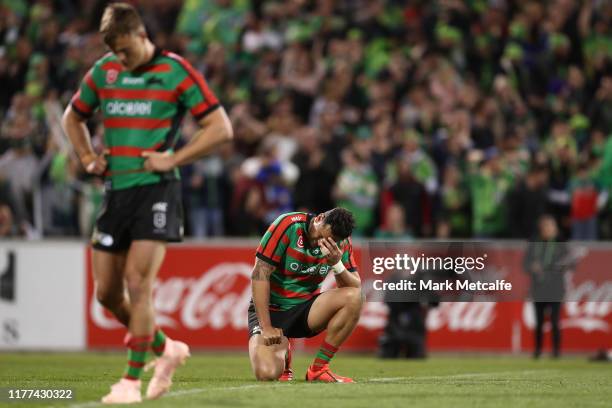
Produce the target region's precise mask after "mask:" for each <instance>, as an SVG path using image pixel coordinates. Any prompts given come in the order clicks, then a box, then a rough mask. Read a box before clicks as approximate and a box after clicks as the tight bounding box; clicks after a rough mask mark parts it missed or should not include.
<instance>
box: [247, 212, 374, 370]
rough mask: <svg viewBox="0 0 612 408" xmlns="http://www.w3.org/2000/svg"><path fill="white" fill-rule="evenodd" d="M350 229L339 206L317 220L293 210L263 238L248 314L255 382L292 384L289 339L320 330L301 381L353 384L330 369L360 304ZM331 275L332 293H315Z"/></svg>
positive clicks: (350, 220)
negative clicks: (317, 344)
mask: <svg viewBox="0 0 612 408" xmlns="http://www.w3.org/2000/svg"><path fill="white" fill-rule="evenodd" d="M354 225H355V220H354V218H353V215H352V214H351V213H350V212H349V211H347V210H345V209H343V208H334V209H332V210H330V211H327V212H325V213H322V214H318V215H316V216H315V215H313V214H306V213H299V212H294V213H288V214H284V215H281V216H280V217H278V218H277V219H276V221H274V223H272V225H270V227H269V228H268V230H267V232H266V233H265V235H264V236H263V238H262V239H261V242H260V245H259V247H258V248H257V253H256V260H255V267H254V268H253V275H252V286H253V300H252V303H251V305H250V307H249V311H248V320H249V356H250V359H251V367H252V368H253V372H254V373H255V377H256V378H257V379H258V380H276V379H279V380H281V381H289V380H292V379H293V371H292V370H291V345H290V343H289V338H302V337H312V336H315V335H317V334H319V333H321V332H322V331H324V330H326V335H325V340H324V341H323V343H322V344H321V348H320V349H319V352H318V353H317V355H316V357H315V359H314V361H313V363H312V364H311V365H310V367H309V368H308V371H307V372H306V380H307V381H323V382H353V380H352V379H351V378H348V377H342V376H340V375H337V374H335V373H333V372H332V371H331V370H330V368H329V363H330V360H331V359H332V358H333V357H334V354H335V353H336V352H337V351H338V348H339V347H340V346H341V345H342V343H344V341H345V340H346V339H347V338H348V336H349V335H350V334H351V332H352V331H353V329H354V328H355V326H356V325H357V321H358V320H359V314H360V311H361V306H362V302H363V298H362V295H361V280H360V278H359V274H358V272H357V268H356V265H355V260H354V258H353V245H352V242H351V238H350V235H351V233H352V231H353V227H354ZM329 272H333V274H334V277H335V279H336V284H337V286H338V287H337V288H336V289H331V290H328V291H325V292H323V293H321V291H320V286H321V283H322V282H323V280H324V279H325V277H326V276H327V274H328V273H329Z"/></svg>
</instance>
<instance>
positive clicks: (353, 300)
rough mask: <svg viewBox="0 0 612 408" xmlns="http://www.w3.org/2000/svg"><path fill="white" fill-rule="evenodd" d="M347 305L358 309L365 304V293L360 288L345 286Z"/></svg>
mask: <svg viewBox="0 0 612 408" xmlns="http://www.w3.org/2000/svg"><path fill="white" fill-rule="evenodd" d="M344 289H345V299H346V305H347V306H350V307H352V308H355V309H357V310H360V309H361V306H362V305H363V294H362V293H361V289H359V288H344Z"/></svg>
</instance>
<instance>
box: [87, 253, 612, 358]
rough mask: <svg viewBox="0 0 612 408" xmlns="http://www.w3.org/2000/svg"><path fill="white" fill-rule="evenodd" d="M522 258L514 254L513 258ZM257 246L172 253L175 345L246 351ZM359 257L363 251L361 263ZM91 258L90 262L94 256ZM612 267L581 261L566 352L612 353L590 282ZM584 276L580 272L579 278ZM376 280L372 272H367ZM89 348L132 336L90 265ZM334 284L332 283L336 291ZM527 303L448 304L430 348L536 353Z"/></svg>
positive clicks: (430, 324)
mask: <svg viewBox="0 0 612 408" xmlns="http://www.w3.org/2000/svg"><path fill="white" fill-rule="evenodd" d="M520 252H521V251H517V250H516V249H509V250H508V251H507V253H506V255H507V256H508V258H512V259H514V260H516V259H518V257H519V256H520V255H521V253H520ZM254 254H255V245H241V246H236V245H232V244H228V245H205V246H197V245H179V246H171V247H169V249H168V251H167V255H166V259H165V261H164V264H163V266H162V269H161V271H160V273H159V277H158V279H157V280H156V283H155V289H154V305H155V309H156V312H157V323H158V324H159V325H161V326H162V328H163V329H164V331H165V332H166V333H167V334H168V335H170V336H171V337H173V338H177V339H181V340H184V341H186V342H187V343H188V344H190V345H191V346H192V347H194V348H196V349H197V348H200V349H206V348H210V349H234V350H246V344H247V317H246V311H247V308H248V304H249V300H250V298H251V288H250V275H251V270H252V266H253V262H254ZM359 256H360V250H359V248H356V257H357V261H358V262H359ZM88 258H89V255H88ZM610 263H612V255H611V254H610V251H603V250H600V251H592V253H589V255H588V256H587V257H585V259H584V260H583V261H581V262H580V264H579V268H578V270H577V273H576V274H574V278H577V277H579V276H580V277H582V276H584V277H586V278H585V279H582V278H580V279H576V282H574V283H571V282H570V285H569V288H570V289H569V290H570V291H576V290H577V291H582V292H584V296H582V297H581V298H580V301H579V302H567V303H566V304H565V305H564V308H563V315H562V327H563V348H564V350H566V351H572V350H574V351H578V350H594V349H597V348H600V347H606V348H609V347H612V302H611V301H612V282H610V281H604V282H598V281H597V280H594V279H589V276H591V275H589V273H588V271H590V270H591V269H592V268H595V267H598V266H601V265H606V264H607V265H609V264H610ZM510 265H511V266H510V268H512V269H513V270H512V271H511V273H521V274H522V271H520V270H518V269H519V268H520V262H519V261H516V262H515V261H513V262H510ZM578 272H580V273H578ZM360 273H361V276H362V279H363V280H365V279H373V278H374V276H373V274H372V272H371V271H360ZM87 275H88V277H87V307H88V310H87V345H88V347H89V348H107V347H118V346H121V344H122V339H123V336H124V335H125V329H124V328H123V327H121V325H120V324H119V323H118V322H117V321H116V320H115V319H114V318H112V317H111V315H110V314H109V313H108V312H106V311H105V310H103V308H102V307H101V306H100V305H99V304H98V302H97V301H96V300H95V296H94V288H93V281H92V278H91V266H90V262H88V271H87ZM332 284H333V278H330V279H328V280H327V281H326V282H325V286H327V287H329V286H331V285H332ZM532 309H533V308H532V306H531V304H529V303H527V302H501V303H494V302H489V303H484V302H476V303H468V302H463V303H442V304H441V305H440V306H439V307H437V308H433V309H431V310H430V311H429V314H428V316H427V328H428V337H427V342H428V346H429V349H430V350H431V351H436V350H448V351H453V350H474V351H504V352H509V351H526V350H530V348H531V346H532V342H531V338H532V335H531V330H532V328H533V325H534V323H533V311H532ZM386 313H387V309H386V306H385V305H384V304H383V303H379V302H367V303H366V304H365V306H364V308H363V311H362V315H361V318H360V321H359V324H358V327H357V328H356V330H355V332H354V333H353V334H352V336H351V337H350V338H349V340H348V341H347V343H346V344H345V345H343V349H345V350H368V351H373V350H375V349H376V347H377V339H378V336H379V335H380V333H381V331H382V329H383V328H384V325H385V321H386ZM319 343H320V339H319V338H313V339H309V340H306V341H304V342H302V341H299V342H298V343H297V345H298V348H300V347H302V346H304V347H306V348H311V347H313V348H314V347H318V346H319Z"/></svg>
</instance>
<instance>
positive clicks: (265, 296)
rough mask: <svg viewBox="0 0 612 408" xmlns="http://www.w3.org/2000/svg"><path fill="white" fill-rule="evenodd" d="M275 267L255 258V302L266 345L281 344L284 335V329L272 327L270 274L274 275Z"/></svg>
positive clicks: (253, 279) (253, 275) (253, 282)
mask: <svg viewBox="0 0 612 408" xmlns="http://www.w3.org/2000/svg"><path fill="white" fill-rule="evenodd" d="M274 269H275V266H273V265H270V264H269V263H267V262H265V261H262V260H261V259H259V258H255V267H254V268H253V274H252V275H251V281H252V289H253V304H254V305H255V313H256V314H257V320H258V321H259V325H260V326H261V335H262V336H263V339H264V344H265V345H266V346H270V345H272V344H280V343H281V340H282V337H283V330H282V329H279V328H276V327H272V321H271V320H270V310H269V306H270V275H272V272H274Z"/></svg>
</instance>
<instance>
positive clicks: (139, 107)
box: [106, 101, 152, 116]
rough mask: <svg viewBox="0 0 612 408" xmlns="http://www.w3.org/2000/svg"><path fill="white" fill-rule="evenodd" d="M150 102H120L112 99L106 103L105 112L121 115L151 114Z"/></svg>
mask: <svg viewBox="0 0 612 408" xmlns="http://www.w3.org/2000/svg"><path fill="white" fill-rule="evenodd" d="M151 110H152V103H151V102H120V101H113V102H109V103H108V104H106V113H108V114H109V115H122V116H134V115H139V116H149V115H151Z"/></svg>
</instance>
